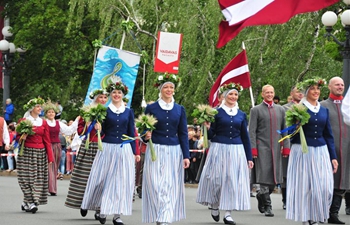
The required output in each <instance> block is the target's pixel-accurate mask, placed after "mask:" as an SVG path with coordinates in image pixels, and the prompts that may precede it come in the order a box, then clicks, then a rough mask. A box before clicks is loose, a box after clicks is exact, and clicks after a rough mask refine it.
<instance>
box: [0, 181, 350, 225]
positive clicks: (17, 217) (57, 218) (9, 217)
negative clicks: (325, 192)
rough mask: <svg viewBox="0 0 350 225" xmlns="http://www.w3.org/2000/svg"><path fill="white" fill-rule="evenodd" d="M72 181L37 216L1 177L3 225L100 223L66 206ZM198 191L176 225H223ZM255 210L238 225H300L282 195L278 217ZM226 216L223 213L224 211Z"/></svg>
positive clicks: (134, 224) (132, 221) (275, 198)
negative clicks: (198, 197) (288, 216)
mask: <svg viewBox="0 0 350 225" xmlns="http://www.w3.org/2000/svg"><path fill="white" fill-rule="evenodd" d="M68 185H69V180H62V181H58V195H57V196H55V197H51V196H49V204H48V205H44V206H40V207H39V211H38V212H37V213H36V214H31V213H25V212H22V211H21V209H20V204H21V202H22V193H21V190H20V188H19V186H18V184H17V179H16V177H15V176H0V225H5V224H6V225H12V224H13V225H18V224H23V225H62V224H67V225H68V224H69V225H89V224H96V225H98V224H100V223H99V222H98V221H96V220H94V219H93V212H89V213H88V215H87V216H86V217H85V218H82V217H81V216H80V213H79V211H78V210H73V209H70V208H67V207H65V206H64V201H65V198H66V194H67V190H68ZM195 197H196V188H189V187H188V188H186V209H187V211H186V212H187V219H186V220H182V221H180V222H177V223H174V224H209V225H210V224H213V225H214V224H223V222H222V218H221V220H220V222H219V223H216V222H215V221H214V220H213V219H212V218H211V216H210V211H209V210H208V209H207V207H204V206H201V205H199V204H196V203H195ZM251 203H252V210H250V211H240V212H233V214H232V215H233V218H234V219H235V220H236V222H237V224H238V225H248V224H252V225H256V224H259V225H270V224H283V225H292V224H294V225H295V224H301V223H296V222H293V221H289V220H286V219H285V211H284V210H283V209H282V203H281V195H280V194H272V203H273V211H274V213H275V217H273V218H268V217H265V216H264V215H263V214H260V213H259V212H258V210H257V207H256V206H257V201H256V199H255V198H251ZM344 207H345V206H344V203H343V206H342V209H341V213H340V217H341V219H342V220H343V221H345V222H346V223H347V224H350V216H347V215H345V212H344ZM221 213H222V214H223V212H221ZM122 219H123V220H124V223H125V224H126V225H138V224H141V199H139V198H136V201H135V202H134V204H133V215H132V216H123V217H122ZM106 224H109V225H110V224H113V223H112V216H110V217H108V218H107V222H106Z"/></svg>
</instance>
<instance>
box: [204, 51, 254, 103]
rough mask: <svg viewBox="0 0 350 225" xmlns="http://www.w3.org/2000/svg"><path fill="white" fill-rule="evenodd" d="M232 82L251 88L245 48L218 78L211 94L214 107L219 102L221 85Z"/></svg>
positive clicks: (210, 100) (210, 97) (210, 99)
mask: <svg viewBox="0 0 350 225" xmlns="http://www.w3.org/2000/svg"><path fill="white" fill-rule="evenodd" d="M231 82H234V83H239V84H240V85H242V87H243V88H249V87H250V86H251V83H250V73H249V68H248V59H247V54H246V50H245V49H243V51H242V52H241V53H239V54H238V55H237V56H236V57H234V58H233V59H232V60H231V61H230V62H229V63H228V64H227V65H226V66H225V68H224V69H223V70H222V71H221V73H220V74H219V76H218V78H217V79H216V81H215V83H214V85H213V87H212V88H211V90H210V94H209V104H210V105H211V106H212V107H215V106H217V104H218V103H219V98H218V97H219V96H218V95H219V88H220V86H221V85H223V84H228V83H231Z"/></svg>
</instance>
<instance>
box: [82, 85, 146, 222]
mask: <svg viewBox="0 0 350 225" xmlns="http://www.w3.org/2000/svg"><path fill="white" fill-rule="evenodd" d="M106 90H107V92H108V93H109V94H110V97H111V103H110V104H109V105H108V108H107V115H106V118H105V119H104V121H103V122H102V130H101V126H100V124H99V123H97V124H96V125H97V127H96V129H98V130H101V132H102V134H103V135H104V138H103V140H102V150H101V151H98V152H97V154H96V156H95V159H94V162H93V164H92V167H91V172H90V176H89V179H88V182H87V185H86V190H85V193H84V199H83V202H82V204H81V208H82V209H83V210H88V209H91V210H98V209H99V210H100V215H99V221H100V223H101V224H104V223H105V222H106V217H107V215H114V217H113V224H114V225H123V224H124V223H123V221H122V219H121V215H131V214H132V199H133V193H134V187H135V159H136V161H139V160H140V153H139V152H136V148H135V142H131V143H123V140H122V135H128V136H134V134H135V125H134V113H133V111H132V110H131V109H129V108H126V107H125V104H124V102H123V100H122V99H123V97H124V95H126V94H127V93H128V87H127V86H126V85H125V84H123V83H122V82H117V83H112V84H110V85H108V86H107V88H106ZM134 154H135V155H136V156H134Z"/></svg>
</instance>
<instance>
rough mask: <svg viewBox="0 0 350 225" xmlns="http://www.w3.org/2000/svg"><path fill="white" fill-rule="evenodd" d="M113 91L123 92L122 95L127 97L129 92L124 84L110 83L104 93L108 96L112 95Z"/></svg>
mask: <svg viewBox="0 0 350 225" xmlns="http://www.w3.org/2000/svg"><path fill="white" fill-rule="evenodd" d="M114 90H120V91H122V92H123V94H124V95H127V94H128V92H129V89H128V87H127V86H126V85H125V84H123V83H122V82H116V83H112V84H109V85H108V86H107V87H106V91H107V92H108V93H109V94H110V93H112V91H114Z"/></svg>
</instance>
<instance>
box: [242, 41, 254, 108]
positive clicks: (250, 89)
mask: <svg viewBox="0 0 350 225" xmlns="http://www.w3.org/2000/svg"><path fill="white" fill-rule="evenodd" d="M242 49H243V50H245V45H244V42H243V41H242ZM249 93H250V100H251V101H252V107H254V106H255V103H254V97H253V90H252V86H251V85H250V87H249Z"/></svg>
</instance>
